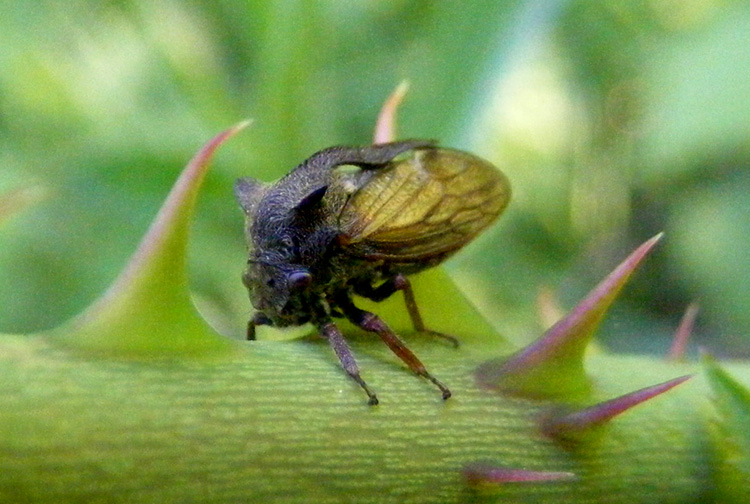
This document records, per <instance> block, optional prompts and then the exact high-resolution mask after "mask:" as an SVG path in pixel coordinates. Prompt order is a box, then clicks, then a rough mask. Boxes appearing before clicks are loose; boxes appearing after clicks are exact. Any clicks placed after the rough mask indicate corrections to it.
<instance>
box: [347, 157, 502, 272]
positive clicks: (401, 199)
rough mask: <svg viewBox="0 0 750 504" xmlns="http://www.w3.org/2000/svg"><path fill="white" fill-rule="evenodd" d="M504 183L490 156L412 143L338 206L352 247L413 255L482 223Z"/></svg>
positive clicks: (457, 240)
mask: <svg viewBox="0 0 750 504" xmlns="http://www.w3.org/2000/svg"><path fill="white" fill-rule="evenodd" d="M509 199H510V184H509V183H508V180H507V179H506V177H505V176H504V175H503V174H502V173H501V172H500V171H499V170H498V169H497V168H495V167H494V166H493V165H491V164H490V163H488V162H486V161H484V160H482V159H480V158H478V157H476V156H473V155H471V154H467V153H465V152H461V151H455V150H450V149H417V150H415V151H414V154H413V156H412V157H410V158H407V159H404V160H401V161H396V162H393V163H391V164H390V165H389V166H388V167H386V168H383V169H381V170H378V171H376V172H375V173H373V174H372V176H371V177H370V178H369V179H368V181H367V183H365V184H364V185H362V186H361V187H360V188H359V189H358V190H357V191H356V192H354V193H353V194H352V195H351V197H350V198H349V200H348V201H347V203H346V204H345V205H344V207H343V208H342V210H341V213H340V214H339V216H340V217H339V226H340V229H341V230H342V231H343V232H344V233H345V234H346V235H347V236H348V242H347V251H348V252H349V253H351V254H353V255H357V256H361V257H366V258H371V259H385V260H394V261H419V260H427V259H431V258H435V257H439V256H444V255H447V254H449V253H451V252H453V251H455V250H457V249H459V248H461V247H462V246H464V245H465V244H466V243H468V242H469V241H470V240H471V239H472V238H474V237H475V236H476V235H477V234H479V233H480V232H481V231H482V230H483V229H485V228H486V227H487V226H488V225H490V224H491V223H492V222H493V221H494V220H495V219H496V218H497V217H498V216H499V215H500V214H501V213H502V211H503V210H504V209H505V207H506V206H507V204H508V201H509Z"/></svg>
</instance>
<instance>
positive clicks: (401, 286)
mask: <svg viewBox="0 0 750 504" xmlns="http://www.w3.org/2000/svg"><path fill="white" fill-rule="evenodd" d="M396 291H402V292H403V293H404V302H405V304H406V310H407V311H408V312H409V318H410V319H411V323H412V325H414V330H415V331H417V332H421V333H427V334H431V335H433V336H437V337H438V338H443V339H445V340H448V341H449V342H450V343H451V344H452V345H453V346H454V347H455V348H458V344H459V343H458V340H457V339H456V338H454V337H453V336H450V335H448V334H444V333H441V332H438V331H433V330H432V329H428V328H427V327H425V325H424V320H423V319H422V314H421V313H419V307H418V306H417V300H416V298H415V297H414V289H412V287H411V282H410V281H409V279H408V278H406V276H404V275H402V274H401V273H399V274H398V275H396V276H394V277H393V278H389V279H388V280H386V281H385V282H383V283H382V284H380V285H379V286H378V287H376V288H373V287H372V286H371V285H370V284H368V283H362V284H358V285H357V286H356V287H355V288H354V292H356V293H357V294H359V295H360V296H363V297H366V298H367V299H371V300H373V301H375V302H376V303H379V302H381V301H383V300H385V299H387V298H389V297H391V295H393V293H394V292H396Z"/></svg>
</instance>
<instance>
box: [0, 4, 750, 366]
mask: <svg viewBox="0 0 750 504" xmlns="http://www.w3.org/2000/svg"><path fill="white" fill-rule="evenodd" d="M0 47H1V48H2V49H0V219H2V221H1V222H0V244H1V246H0V274H1V277H0V278H2V282H0V331H3V332H31V331H35V330H39V329H44V328H48V327H52V326H54V325H56V324H59V323H60V322H62V321H63V320H65V319H67V318H69V317H71V316H72V315H74V314H75V313H77V312H78V311H80V310H81V309H82V308H84V307H85V306H86V305H87V304H88V303H90V302H91V301H92V300H93V299H94V298H95V297H96V296H97V295H99V294H100V293H101V292H102V291H103V289H105V288H106V286H107V285H108V284H109V283H110V282H111V281H112V280H113V279H114V278H115V276H116V275H117V273H118V271H119V269H120V268H121V267H122V266H123V265H124V263H125V262H126V260H127V258H128V256H129V255H130V254H131V253H132V252H133V250H134V249H135V247H136V245H137V243H138V240H139V238H140V237H141V235H142V234H143V233H144V232H145V230H146V228H147V227H148V224H149V222H150V220H151V219H152V218H153V216H154V215H155V213H156V211H157V209H158V208H159V206H160V204H161V201H162V199H163V198H164V196H165V195H166V194H167V192H168V191H169V188H170V186H171V184H172V182H173V181H174V180H175V178H176V177H177V175H178V173H179V171H180V170H181V168H182V167H183V166H184V164H185V163H186V162H187V161H188V160H189V159H190V157H191V156H192V155H193V153H194V152H195V151H196V150H197V149H198V148H199V147H200V146H201V145H202V143H204V142H205V141H207V140H208V139H209V138H210V137H211V136H213V135H214V134H215V133H217V132H219V131H220V130H223V129H225V128H226V127H228V126H230V125H232V124H235V123H237V122H238V121H240V120H242V119H245V118H254V119H255V123H254V124H253V126H252V127H251V129H250V130H248V131H247V132H245V133H243V134H242V135H240V136H239V137H237V138H235V139H233V140H232V141H231V142H230V143H229V144H228V145H227V146H225V147H223V148H222V150H221V152H220V153H219V155H218V156H217V158H216V160H215V163H214V168H213V169H212V171H211V173H210V174H209V178H208V180H207V184H206V186H205V190H204V192H203V193H202V195H201V201H200V204H199V209H198V215H197V218H196V221H195V225H194V228H193V235H192V242H191V257H190V264H191V267H190V271H191V281H192V287H193V290H194V292H195V295H196V299H197V301H198V303H199V305H200V307H201V309H202V310H203V311H204V312H205V313H206V314H207V315H208V316H209V317H210V319H211V320H212V322H213V324H214V325H215V326H216V327H217V328H218V329H219V330H220V331H222V332H223V333H225V334H228V335H230V336H234V337H240V335H241V332H242V327H243V325H244V322H245V320H246V319H247V317H248V315H249V313H250V306H249V302H248V301H247V297H246V293H245V292H244V288H243V287H242V285H241V283H240V281H239V275H240V272H241V271H242V268H243V266H244V259H245V252H244V240H243V237H242V217H241V214H240V212H239V210H238V209H237V208H236V205H235V202H234V198H233V196H232V182H233V180H234V178H235V177H238V176H243V175H251V176H254V177H258V178H261V179H264V180H272V179H274V178H276V177H278V176H280V175H282V174H284V173H286V172H287V171H288V170H290V169H291V168H292V167H293V166H294V165H295V164H296V163H298V162H300V161H301V160H303V159H304V158H306V157H307V156H309V155H310V154H311V153H313V152H314V151H316V150H318V149H321V148H324V147H327V146H330V145H333V144H339V143H344V144H364V143H367V142H369V141H370V139H371V134H372V127H373V122H374V119H375V117H376V115H377V112H378V109H379V108H380V105H381V103H382V101H383V100H384V99H385V98H386V96H387V95H388V94H389V93H390V92H391V90H392V89H393V88H394V86H395V85H396V84H397V83H399V82H400V81H401V80H403V79H409V80H410V82H411V91H410V93H409V95H408V96H407V100H406V103H405V104H404V106H403V108H402V110H401V119H400V132H401V135H402V137H428V138H436V139H439V140H440V141H441V142H442V144H443V145H447V146H452V147H457V148H461V149H465V150H470V151H473V152H475V153H477V154H479V155H482V156H484V157H486V158H488V159H489V160H491V161H493V162H494V163H496V164H497V165H498V166H499V167H500V168H501V169H503V170H504V171H505V172H506V173H507V175H508V176H509V177H510V179H511V181H512V183H513V187H514V200H513V201H512V203H511V206H510V208H509V210H508V211H507V213H506V215H505V216H504V217H503V218H502V219H501V221H500V223H499V224H498V225H497V226H495V227H494V228H493V229H492V230H491V231H490V232H488V233H487V234H486V235H483V236H482V237H481V238H480V239H479V240H478V241H477V242H475V243H473V244H472V245H471V246H469V247H468V248H467V249H466V250H465V251H464V252H463V253H462V254H460V255H459V256H457V257H455V258H454V259H452V260H451V261H450V262H449V263H448V266H447V267H448V269H449V271H450V272H451V274H452V275H453V277H454V278H455V280H456V282H457V283H458V284H459V286H460V287H461V288H462V289H463V290H464V291H465V292H466V293H467V295H468V296H469V297H470V299H472V300H473V301H474V302H475V303H476V304H477V305H478V306H479V307H480V308H481V310H482V312H483V313H484V314H485V315H486V316H487V318H488V319H489V320H490V321H491V322H492V323H493V324H494V325H495V326H496V327H497V328H498V330H499V331H501V332H502V333H503V334H504V335H506V336H507V337H508V338H509V339H511V340H514V341H517V342H519V343H520V342H524V341H528V340H530V339H532V338H534V337H536V336H537V335H538V334H539V333H540V331H541V329H542V326H541V323H540V321H539V318H538V316H537V298H538V296H539V292H540V290H543V289H545V288H546V289H552V292H554V297H556V299H558V300H559V303H560V305H561V306H562V307H563V308H569V307H571V306H572V305H573V304H574V303H575V302H576V301H577V299H578V298H579V297H580V296H581V295H583V294H584V293H585V292H586V291H587V290H588V289H590V288H591V287H592V286H593V285H594V284H595V283H596V282H598V280H599V279H600V278H602V277H603V276H604V275H605V274H606V273H607V272H608V271H609V270H610V269H611V268H612V267H613V266H614V265H615V264H617V262H619V260H621V259H622V258H624V257H625V255H626V254H627V253H628V252H629V251H630V250H631V249H632V248H634V247H635V246H636V245H637V244H638V243H640V242H642V241H644V240H645V239H647V238H649V237H650V236H652V235H654V234H655V233H657V232H659V231H665V232H666V236H665V239H664V241H663V243H662V245H660V246H659V248H658V249H657V251H656V252H655V254H654V256H653V257H652V259H650V261H649V262H648V263H647V264H646V266H645V268H644V270H643V271H641V272H640V273H639V274H638V275H637V277H636V278H635V279H634V282H633V284H632V285H631V286H630V287H629V288H628V289H627V293H626V299H625V300H624V301H621V302H620V303H618V304H617V305H616V307H615V310H614V313H613V314H612V315H611V316H610V317H609V319H608V320H607V322H606V324H605V326H604V327H603V329H602V331H601V338H602V340H603V342H604V344H605V345H606V346H608V347H610V348H612V349H615V350H618V351H625V352H644V351H646V352H656V353H664V352H666V349H667V348H668V346H669V340H670V338H671V334H672V332H673V331H674V328H675V327H676V325H677V322H678V320H679V318H680V316H681V314H682V312H683V310H684V309H685V307H686V305H687V304H688V303H689V302H691V301H693V300H698V301H699V302H700V305H701V313H700V316H699V322H698V327H697V334H696V338H695V343H694V344H693V347H692V348H693V349H695V348H696V346H697V345H702V346H705V347H707V348H708V349H710V350H711V351H712V352H714V353H716V354H718V355H723V356H730V355H732V356H747V355H748V354H750V343H749V342H748V340H747V336H748V334H750V310H749V309H748V308H747V303H746V300H747V299H748V297H750V281H749V280H748V279H749V278H750V261H748V259H747V258H746V254H747V251H748V250H750V173H749V172H748V170H747V166H748V163H750V3H748V2H747V1H731V0H727V1H719V0H636V1H631V2H621V1H619V0H611V1H602V0H579V1H574V0H572V1H559V2H550V1H525V2H521V1H505V2H498V1H496V0H474V1H470V2H452V1H438V0H432V1H429V0H420V1H416V0H411V1H409V0H369V1H352V0H326V1H312V0H310V1H294V0H286V1H258V0H256V1H244V2H243V1H238V0H218V1H213V2H198V1H187V0H185V1H163V2H151V1H147V0H142V1H137V0H120V1H83V0H72V1H67V2H64V3H63V2H53V1H49V2H45V1H40V2H27V1H18V2H3V3H2V5H1V6H0ZM19 191H21V192H19ZM2 195H4V196H2ZM23 200H29V201H33V203H34V204H33V205H30V206H28V207H27V208H24V209H23V211H20V212H17V213H16V214H15V215H13V216H12V217H8V216H7V215H6V214H7V212H8V210H9V209H10V210H12V209H13V208H14V207H15V206H21V204H20V203H19V202H20V201H23ZM417 295H418V296H426V295H429V293H417ZM446 309H449V307H446ZM426 318H427V320H429V314H426ZM437 329H439V328H437Z"/></svg>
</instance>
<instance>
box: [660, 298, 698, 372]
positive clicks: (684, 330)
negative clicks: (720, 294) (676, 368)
mask: <svg viewBox="0 0 750 504" xmlns="http://www.w3.org/2000/svg"><path fill="white" fill-rule="evenodd" d="M699 309H700V308H699V306H698V303H690V304H689V305H688V307H687V309H686V310H685V314H684V315H683V316H682V319H681V320H680V325H679V326H678V327H677V331H675V333H674V338H673V339H672V346H671V347H670V348H669V354H668V356H667V359H669V360H681V359H683V358H684V357H685V348H686V347H687V342H688V340H689V339H690V336H691V335H692V333H693V327H694V326H695V319H696V317H697V316H698V310H699Z"/></svg>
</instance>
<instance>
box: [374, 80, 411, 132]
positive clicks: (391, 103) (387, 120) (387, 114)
mask: <svg viewBox="0 0 750 504" xmlns="http://www.w3.org/2000/svg"><path fill="white" fill-rule="evenodd" d="M407 91H409V81H408V80H403V81H401V83H400V84H399V85H398V86H396V89H394V90H393V92H392V93H391V94H390V96H388V98H387V99H386V100H385V103H383V108H381V109H380V113H379V114H378V119H377V121H376V122H375V134H374V135H373V139H372V143H373V144H382V143H388V142H393V141H395V140H396V116H397V115H398V107H399V106H400V105H401V102H402V101H403V100H404V97H405V96H406V93H407Z"/></svg>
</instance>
